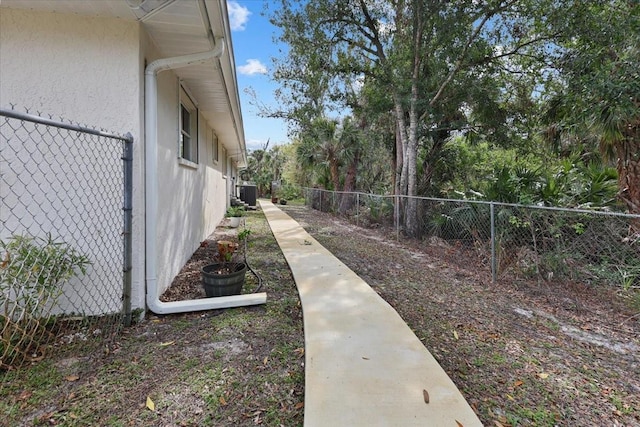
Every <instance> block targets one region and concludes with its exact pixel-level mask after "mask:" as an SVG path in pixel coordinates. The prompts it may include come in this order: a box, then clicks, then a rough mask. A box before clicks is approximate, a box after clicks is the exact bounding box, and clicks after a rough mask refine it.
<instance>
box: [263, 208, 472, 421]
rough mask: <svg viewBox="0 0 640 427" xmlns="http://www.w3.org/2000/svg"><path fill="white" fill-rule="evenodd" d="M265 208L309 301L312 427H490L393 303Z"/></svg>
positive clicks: (308, 412)
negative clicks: (476, 413) (484, 426)
mask: <svg viewBox="0 0 640 427" xmlns="http://www.w3.org/2000/svg"><path fill="white" fill-rule="evenodd" d="M260 205H261V206H262V210H263V211H264V214H265V215H266V217H267V220H268V222H269V225H270V226H271V230H272V231H273V234H274V236H275V237H276V240H277V241H278V244H279V245H280V248H281V249H282V252H283V253H284V256H285V258H286V259H287V262H288V263H289V267H290V268H291V271H292V272H293V277H294V279H295V281H296V285H297V287H298V292H299V294H300V300H301V302H302V311H303V316H304V336H305V408H304V425H305V427H316V426H330V427H356V426H367V427H369V426H389V427H396V426H397V427H405V426H421V427H425V426H451V427H459V426H464V427H470V426H481V425H482V424H481V423H480V421H479V420H478V418H477V417H476V415H475V413H474V412H473V410H472V409H471V408H470V407H469V405H468V404H467V402H466V401H465V399H464V397H462V395H461V394H460V392H459V391H458V389H457V387H456V386H455V384H453V382H452V381H451V379H450V378H449V377H448V376H447V374H446V373H445V372H444V371H443V370H442V368H441V367H440V365H439V364H438V362H436V360H435V359H434V358H433V356H432V355H431V353H429V351H427V349H426V348H425V347H424V345H422V343H421V342H420V340H419V339H418V338H417V337H416V336H415V334H414V333H413V332H412V331H411V329H409V327H408V326H407V325H406V323H405V322H404V321H403V320H402V319H401V318H400V316H399V315H398V313H396V311H395V310H394V309H393V308H392V307H391V306H390V305H389V304H388V303H387V302H385V301H384V300H383V299H382V298H381V297H380V296H379V295H378V294H377V293H376V292H375V291H373V290H372V289H371V287H370V286H369V285H368V284H367V283H365V282H364V281H363V280H362V279H361V278H360V277H358V276H357V275H356V274H355V273H354V272H353V271H351V270H350V269H349V268H348V267H347V266H346V265H344V264H343V263H342V262H340V261H339V260H338V259H337V258H336V257H335V256H333V255H332V254H331V252H329V251H328V250H326V249H325V248H324V247H323V246H322V245H320V244H319V243H318V242H317V241H316V240H315V239H313V237H311V236H310V235H309V234H308V233H307V232H306V231H304V229H303V228H302V227H301V226H300V225H299V224H298V223H297V222H296V221H294V220H293V219H291V217H289V216H288V215H287V214H285V213H284V212H282V211H281V210H280V209H278V208H277V207H276V206H274V205H273V204H272V203H271V202H268V201H264V200H261V201H260ZM347 244H348V242H347V241H345V245H347ZM427 400H428V403H427V402H426V401H427ZM456 422H457V424H456Z"/></svg>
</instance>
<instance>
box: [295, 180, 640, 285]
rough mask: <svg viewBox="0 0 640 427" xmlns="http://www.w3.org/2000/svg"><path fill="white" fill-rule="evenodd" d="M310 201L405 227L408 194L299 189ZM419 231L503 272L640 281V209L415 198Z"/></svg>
mask: <svg viewBox="0 0 640 427" xmlns="http://www.w3.org/2000/svg"><path fill="white" fill-rule="evenodd" d="M304 196H305V201H306V204H307V206H309V207H311V208H313V209H316V210H320V211H323V212H329V213H333V214H337V215H341V216H344V217H346V218H348V219H349V220H350V221H352V222H354V223H356V224H358V225H360V226H363V227H376V226H387V227H393V228H394V229H395V232H396V236H397V238H398V239H399V238H400V236H402V235H404V233H403V231H404V230H403V224H404V220H403V213H404V210H405V209H406V207H407V205H408V201H409V198H408V197H406V196H380V195H372V194H365V193H345V192H335V191H327V190H321V189H316V188H306V189H304ZM413 202H414V204H415V206H416V209H417V213H418V215H417V217H418V224H417V227H416V228H417V230H418V232H417V236H416V237H417V238H419V239H423V240H425V241H428V242H430V243H437V244H440V245H444V246H446V247H447V248H448V249H449V250H457V251H464V252H465V254H474V255H475V256H476V257H477V260H478V261H479V262H480V263H481V264H482V265H485V266H486V268H487V270H488V271H490V272H491V274H492V277H493V280H494V281H495V280H498V279H499V278H501V277H505V276H508V277H524V278H537V279H541V280H545V281H554V280H556V281H566V280H571V281H580V282H583V283H590V284H601V285H607V286H616V287H621V288H623V289H629V288H632V287H633V288H637V287H638V286H640V215H630V214H624V213H615V212H605V211H595V210H594V211H591V210H580V209H561V208H551V207H540V206H522V205H514V204H505V203H495V202H483V201H469V200H450V199H438V198H426V197H415V198H413Z"/></svg>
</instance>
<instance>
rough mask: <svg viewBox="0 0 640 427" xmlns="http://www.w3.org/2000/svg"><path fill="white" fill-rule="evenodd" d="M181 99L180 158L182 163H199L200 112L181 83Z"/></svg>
mask: <svg viewBox="0 0 640 427" xmlns="http://www.w3.org/2000/svg"><path fill="white" fill-rule="evenodd" d="M179 101H180V102H179V103H178V104H179V106H178V159H179V160H180V161H181V163H186V164H192V165H197V164H198V124H199V123H198V122H199V118H198V116H199V112H198V107H197V105H196V103H195V101H194V100H193V99H192V98H191V96H189V93H188V92H187V90H186V89H185V88H184V87H183V86H182V84H181V85H180V96H179ZM185 116H186V117H185ZM185 119H188V126H185ZM185 141H186V143H185Z"/></svg>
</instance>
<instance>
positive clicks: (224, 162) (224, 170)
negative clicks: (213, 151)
mask: <svg viewBox="0 0 640 427" xmlns="http://www.w3.org/2000/svg"><path fill="white" fill-rule="evenodd" d="M222 175H224V176H226V175H227V149H226V148H224V147H222Z"/></svg>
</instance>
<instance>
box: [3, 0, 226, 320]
mask: <svg viewBox="0 0 640 427" xmlns="http://www.w3.org/2000/svg"><path fill="white" fill-rule="evenodd" d="M158 57H159V55H158V53H157V49H156V48H155V47H154V45H153V42H152V41H151V39H150V38H149V36H148V35H147V34H146V32H145V31H144V29H143V27H142V26H141V24H139V23H137V22H134V21H122V20H118V19H111V18H93V17H87V16H78V15H63V14H56V13H42V12H33V11H26V10H12V9H7V8H0V107H2V108H9V107H10V106H11V104H14V105H15V106H16V109H19V110H22V109H23V108H29V109H30V110H31V112H32V113H36V112H40V113H42V114H43V115H49V114H51V115H53V116H54V117H56V118H58V117H64V118H65V119H67V120H73V121H74V122H79V123H81V124H85V125H89V126H91V127H94V126H95V127H98V128H104V129H106V130H108V131H112V132H116V133H122V134H124V133H126V132H131V134H132V135H133V137H134V140H135V143H134V171H133V177H134V178H133V188H134V190H133V208H134V218H133V273H132V276H133V277H132V280H133V283H132V286H133V289H132V304H133V308H143V307H145V258H144V257H145V208H144V206H145V195H144V180H145V175H144V147H145V144H146V143H148V142H146V141H145V140H144V67H145V64H146V63H150V62H151V61H153V60H155V59H158ZM158 88H159V90H158V100H159V110H158V123H159V124H158V135H159V141H158V170H159V176H158V183H159V190H160V191H159V196H160V197H159V200H158V206H159V209H158V215H159V216H158V228H157V230H156V232H157V237H158V238H157V242H158V249H157V253H158V259H157V265H158V275H157V278H158V286H159V288H160V289H161V290H164V289H166V288H167V287H168V286H169V285H170V283H171V281H172V279H173V277H174V276H175V275H176V274H177V273H178V272H179V270H180V269H181V268H182V266H183V265H184V264H185V262H186V261H187V260H188V259H189V258H190V257H191V255H192V254H193V252H194V251H195V250H196V249H197V248H198V245H199V242H201V241H202V240H204V239H205V238H206V237H208V236H209V234H210V233H211V232H212V231H213V230H214V229H215V227H216V225H217V224H218V223H219V222H220V221H221V220H222V219H223V217H224V213H225V211H226V208H227V203H228V192H229V186H230V183H231V181H230V178H231V176H237V173H236V172H235V170H233V169H232V168H228V174H229V179H226V178H224V177H223V173H222V170H223V165H225V164H226V163H227V159H226V158H224V156H223V152H224V150H223V149H222V147H223V145H224V141H222V140H221V141H220V142H219V144H220V154H219V156H220V159H219V161H218V162H214V161H213V153H212V146H211V141H210V140H209V138H207V135H206V133H205V129H206V127H207V126H208V124H207V123H206V121H205V119H204V118H203V117H202V116H201V117H200V121H199V138H198V140H199V158H198V162H197V166H196V167H195V168H193V167H189V166H185V165H181V164H180V163H179V161H178V123H179V122H178V112H179V108H178V105H179V104H178V102H179V101H178V100H179V98H178V89H179V82H178V79H177V77H176V75H175V74H174V73H173V72H171V71H165V72H162V73H160V75H159V77H158ZM194 95H195V97H196V98H197V94H194ZM196 100H197V99H196ZM51 173H53V174H54V175H55V174H56V173H65V171H52V172H51ZM52 208H54V207H52ZM113 240H114V242H111V243H110V244H113V247H114V248H120V245H121V243H120V236H117V237H114V238H113ZM115 240H117V242H116V241H115ZM103 244H104V242H103ZM89 283H90V280H89ZM93 309H96V310H98V311H99V309H100V307H93V308H92V309H91V310H93ZM74 311H77V310H75V309H74ZM87 311H89V310H87ZM91 314H93V313H91Z"/></svg>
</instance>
